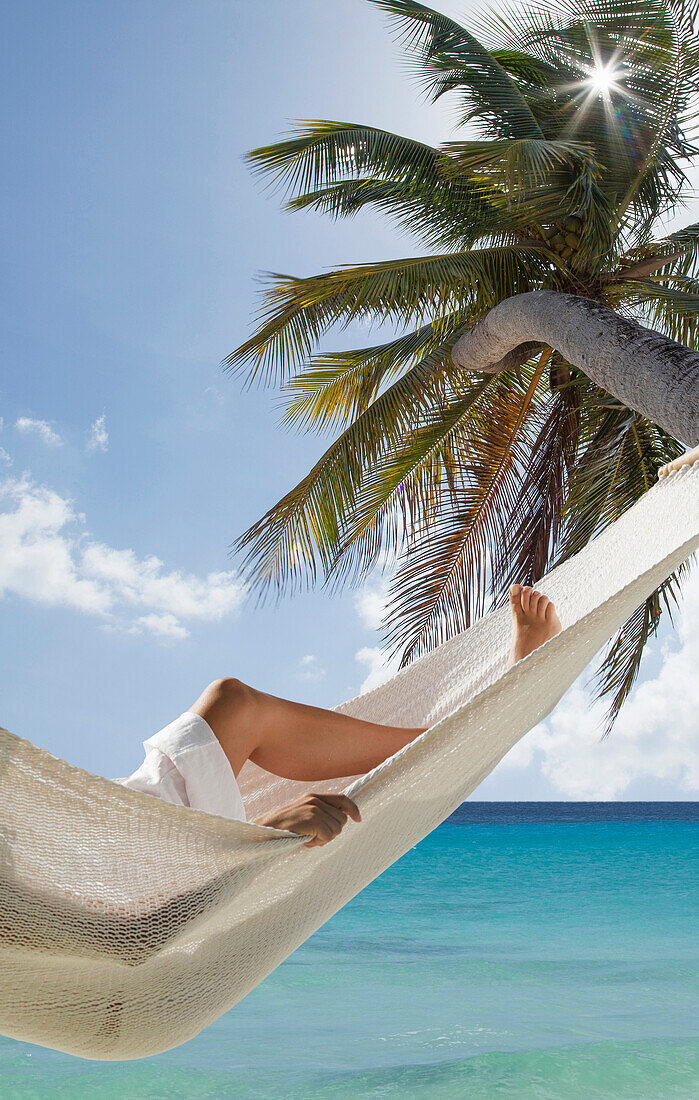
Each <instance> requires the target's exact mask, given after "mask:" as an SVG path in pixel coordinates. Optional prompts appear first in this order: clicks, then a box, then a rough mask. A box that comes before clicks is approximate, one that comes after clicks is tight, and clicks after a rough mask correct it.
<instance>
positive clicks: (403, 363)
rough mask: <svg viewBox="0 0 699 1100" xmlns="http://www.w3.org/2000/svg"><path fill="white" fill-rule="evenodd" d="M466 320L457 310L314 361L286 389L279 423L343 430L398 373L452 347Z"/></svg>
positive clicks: (464, 314)
mask: <svg viewBox="0 0 699 1100" xmlns="http://www.w3.org/2000/svg"><path fill="white" fill-rule="evenodd" d="M468 321H469V313H468V311H461V312H459V313H454V314H450V315H449V316H448V317H446V318H445V319H444V322H440V323H435V322H433V321H430V322H429V323H428V324H426V325H423V326H422V327H421V328H419V329H416V330H414V331H412V332H408V333H405V334H404V335H402V336H399V337H397V338H396V339H395V340H389V341H388V342H387V343H385V344H379V345H378V346H376V347H369V348H357V349H355V350H354V351H345V352H326V353H325V354H323V355H319V356H316V357H315V358H313V359H312V360H311V362H310V364H309V365H308V367H306V368H305V369H304V370H303V371H302V372H301V373H300V374H297V375H295V377H293V378H292V379H290V381H289V382H288V383H287V384H286V386H285V388H284V395H285V398H286V401H287V404H286V410H285V412H284V416H283V417H282V423H284V424H287V425H289V426H293V427H296V428H301V429H305V430H311V429H312V430H314V431H319V432H320V431H328V430H333V429H337V428H340V427H346V426H347V424H348V423H349V422H350V421H351V420H352V419H353V418H354V417H356V416H359V415H360V414H361V413H363V412H365V410H366V409H367V408H368V407H369V405H370V404H371V402H372V401H373V400H374V399H375V398H376V396H377V395H378V393H379V390H380V389H381V388H382V387H383V386H384V385H386V384H387V383H388V382H390V381H392V380H393V379H394V378H395V377H396V376H397V375H398V374H402V373H404V372H405V371H407V370H409V369H410V368H411V367H413V366H415V365H416V363H417V362H418V361H419V360H421V359H424V358H425V356H427V355H428V353H435V352H436V353H437V354H438V355H439V352H440V349H442V348H446V347H448V346H451V343H452V342H453V339H454V338H455V337H456V334H457V333H458V332H459V331H460V330H461V328H462V327H463V326H464V325H466V324H467V323H468Z"/></svg>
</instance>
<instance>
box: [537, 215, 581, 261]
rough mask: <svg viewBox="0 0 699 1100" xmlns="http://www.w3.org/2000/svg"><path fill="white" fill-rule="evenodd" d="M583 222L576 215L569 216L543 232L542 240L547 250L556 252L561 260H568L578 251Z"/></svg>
mask: <svg viewBox="0 0 699 1100" xmlns="http://www.w3.org/2000/svg"><path fill="white" fill-rule="evenodd" d="M582 228H583V221H582V218H580V217H579V216H578V215H577V214H571V215H570V216H569V217H567V218H565V220H564V221H562V222H556V224H555V225H552V226H549V227H547V228H545V229H544V230H543V233H542V236H543V240H545V241H546V243H547V244H548V246H549V248H552V249H553V251H554V252H557V253H558V255H559V256H560V257H561V259H562V260H568V259H570V257H571V256H572V255H573V254H574V253H575V252H577V251H578V249H579V247H580V237H581V234H582Z"/></svg>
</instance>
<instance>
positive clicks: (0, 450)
mask: <svg viewBox="0 0 699 1100" xmlns="http://www.w3.org/2000/svg"><path fill="white" fill-rule="evenodd" d="M0 462H4V463H5V465H6V466H11V465H12V456H11V455H9V454H8V453H7V451H6V450H5V448H4V447H0Z"/></svg>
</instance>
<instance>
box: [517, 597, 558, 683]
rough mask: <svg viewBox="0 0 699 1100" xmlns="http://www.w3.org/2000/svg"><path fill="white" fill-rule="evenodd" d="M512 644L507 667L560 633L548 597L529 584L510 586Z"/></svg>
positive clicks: (554, 610)
mask: <svg viewBox="0 0 699 1100" xmlns="http://www.w3.org/2000/svg"><path fill="white" fill-rule="evenodd" d="M510 609H511V611H512V646H511V648H510V657H509V660H508V662H507V667H508V668H511V667H512V665H514V664H516V663H517V661H521V660H522V658H523V657H527V656H528V655H529V654H530V653H533V652H534V650H535V649H538V648H539V646H540V645H543V644H544V642H547V641H548V640H549V638H553V637H554V636H555V635H556V634H559V633H560V630H561V622H560V619H559V618H558V615H557V614H556V608H555V607H554V606H553V604H552V603H551V600H550V599H549V598H548V596H543V595H542V594H541V592H537V590H536V589H535V588H530V587H529V585H525V586H524V587H523V586H522V585H521V584H513V585H512V587H511V589H510Z"/></svg>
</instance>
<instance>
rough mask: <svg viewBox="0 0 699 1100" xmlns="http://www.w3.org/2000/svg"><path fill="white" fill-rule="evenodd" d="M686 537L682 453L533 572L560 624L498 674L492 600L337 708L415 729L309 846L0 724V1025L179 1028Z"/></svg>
mask: <svg viewBox="0 0 699 1100" xmlns="http://www.w3.org/2000/svg"><path fill="white" fill-rule="evenodd" d="M697 547H699V467H695V468H690V467H686V468H684V469H683V470H682V471H680V472H679V473H677V474H673V475H672V476H670V477H669V478H667V479H665V480H664V481H662V482H661V483H659V484H658V485H657V486H655V487H654V488H653V489H652V490H651V491H650V492H649V493H647V494H646V496H645V497H644V498H643V500H641V501H640V502H639V503H638V504H636V505H635V507H634V508H632V509H631V510H629V511H628V512H627V513H626V514H625V515H624V516H622V517H621V519H619V520H618V521H617V523H615V524H614V525H613V526H612V527H610V528H609V529H608V530H607V531H606V532H604V533H603V534H602V535H600V536H599V537H598V538H597V539H596V540H595V541H594V542H592V543H591V544H590V545H589V546H588V547H586V548H585V549H584V550H583V551H582V552H581V553H580V554H578V555H577V556H576V557H575V558H574V559H572V560H571V561H569V562H567V563H566V564H564V565H563V566H561V567H560V568H558V569H556V570H554V572H553V573H551V574H550V575H549V576H548V577H546V578H543V579H542V581H541V582H540V585H541V587H542V588H543V590H544V591H545V592H547V593H548V594H549V595H550V596H552V597H553V599H554V600H555V602H556V605H557V607H558V609H559V613H560V616H561V620H562V622H563V624H564V628H563V630H562V632H561V633H560V634H559V635H558V636H557V637H556V638H553V639H552V640H551V641H549V642H547V644H546V645H545V646H543V647H541V648H540V649H538V650H536V651H535V652H534V653H532V654H531V655H530V656H529V657H527V658H526V659H525V660H524V661H520V662H519V663H518V664H517V665H515V666H514V668H511V669H509V670H508V671H506V672H503V667H504V662H505V655H506V652H507V647H508V636H509V615H508V611H507V609H504V610H501V611H498V612H496V613H495V614H493V615H491V616H488V617H487V618H485V619H483V620H482V621H481V622H479V623H477V624H476V625H475V626H474V627H473V628H472V629H471V630H469V631H466V632H465V633H464V634H462V635H460V636H459V637H457V638H454V639H452V640H451V641H449V642H447V643H446V644H445V645H443V646H441V647H439V649H437V650H435V651H434V652H433V653H430V654H428V655H427V656H425V657H423V658H421V659H420V660H419V661H416V662H415V663H414V664H413V665H412V666H411V667H410V668H408V669H405V670H404V671H402V672H400V673H399V674H398V675H397V676H396V677H394V678H393V680H391V681H390V682H389V683H387V684H385V685H383V686H382V687H380V688H377V689H376V690H374V691H372V692H369V693H368V694H367V695H365V696H362V697H360V698H358V699H355V700H352V701H351V702H349V703H346V704H345V705H344V706H343V707H342V708H341V709H342V710H344V711H345V712H347V713H350V714H355V715H357V716H360V717H365V718H370V719H373V720H375V721H380V722H381V721H383V722H390V723H395V724H397V725H405V726H417V725H425V726H429V727H430V728H429V729H428V731H427V732H426V733H425V734H423V735H422V736H421V737H420V738H418V739H417V740H416V741H414V742H413V743H411V744H410V745H408V746H406V748H404V749H402V750H401V751H400V752H399V753H397V754H396V755H395V756H394V757H391V758H390V760H388V761H385V762H384V763H383V764H381V765H380V766H379V767H378V768H376V769H375V770H374V771H372V772H370V773H369V774H368V775H366V776H363V777H361V778H360V779H359V780H357V781H356V782H355V783H354V784H353V785H352V786H351V787H350V788H349V793H350V794H351V795H352V796H353V797H354V798H355V799H356V801H357V803H358V804H359V807H360V809H361V812H362V822H361V824H356V823H353V822H350V823H349V824H348V825H347V827H346V828H345V829H344V830H343V832H342V834H341V835H340V836H339V837H338V838H336V839H335V840H334V841H333V842H332V843H331V844H328V845H326V846H324V847H319V848H306V847H305V842H304V839H303V838H302V837H299V836H296V835H295V834H291V833H284V832H281V831H278V830H275V829H268V828H263V827H261V826H258V825H251V824H246V823H244V822H239V821H230V820H226V819H225V818H223V817H216V816H214V815H211V814H205V813H201V812H199V811H195V810H189V809H186V808H184V807H181V806H173V805H170V804H168V803H167V802H164V801H162V800H161V799H156V798H152V797H149V796H146V795H144V794H142V793H139V792H137V791H133V790H128V789H126V788H122V787H120V786H118V785H117V784H115V783H112V782H110V781H109V780H105V779H100V778H98V777H97V776H93V775H90V774H89V773H88V772H85V771H82V770H81V769H79V768H75V767H72V766H70V765H69V764H67V763H65V762H64V761H62V760H59V759H57V758H55V757H53V756H51V755H50V754H49V753H47V752H45V751H43V750H41V749H38V748H36V747H35V746H34V745H32V744H30V743H29V742H27V741H22V740H20V739H19V738H17V737H14V736H13V735H11V734H9V733H7V732H6V731H4V732H2V733H0V1031H2V1032H3V1033H4V1034H6V1035H10V1036H13V1037H15V1038H18V1039H24V1040H28V1041H30V1042H34V1043H42V1044H44V1045H45V1046H50V1047H54V1048H56V1049H58V1050H64V1051H68V1052H70V1053H72V1054H77V1055H81V1056H83V1057H87V1058H105V1059H121V1058H138V1057H143V1056H146V1055H150V1054H156V1053H158V1052H160V1051H163V1050H167V1049H169V1048H171V1047H173V1046H176V1045H177V1044H179V1043H182V1042H184V1041H185V1040H187V1039H190V1038H191V1037H192V1036H194V1035H196V1034H197V1033H198V1032H199V1031H201V1029H202V1028H204V1027H206V1025H207V1024H209V1023H211V1022H212V1021H214V1020H215V1019H217V1018H218V1017H219V1016H220V1015H221V1014H222V1013H223V1012H225V1011H227V1010H228V1009H229V1008H231V1006H232V1005H234V1004H235V1003H236V1002H237V1001H239V1000H240V999H241V998H242V997H244V996H245V994H246V993H248V992H249V991H250V990H251V989H253V988H254V986H256V985H257V984H258V982H260V981H261V980H262V979H263V978H264V977H265V976H266V975H267V974H269V972H270V971H271V970H273V969H274V968H275V967H276V966H278V965H279V963H280V962H282V961H283V960H284V959H285V958H286V957H287V956H288V955H289V954H290V953H291V952H292V951H293V950H294V949H295V948H296V947H298V945H299V944H300V943H302V942H303V941H304V940H305V939H306V938H307V937H308V936H310V935H311V934H312V933H313V932H314V931H315V930H316V929H317V928H318V927H319V926H320V925H321V924H323V923H324V922H325V921H326V920H328V918H329V917H331V916H332V915H333V913H335V912H337V910H338V909H339V908H341V906H342V905H344V904H345V903H346V902H347V901H348V900H349V899H350V898H351V897H353V896H354V895H355V894H356V893H358V891H359V890H361V889H362V888H363V887H364V886H366V885H367V884H368V883H369V882H371V881H372V879H374V878H375V877H376V876H377V875H379V874H381V872H382V871H384V870H385V869H386V868H387V867H388V866H389V865H390V864H391V863H393V862H394V861H395V860H397V859H399V858H400V857H401V856H402V855H403V854H404V853H405V852H406V851H408V849H410V848H411V847H413V846H414V845H415V844H417V843H418V842H419V841H420V840H421V839H422V837H424V836H425V835H426V834H427V833H428V832H430V831H431V830H432V829H434V828H435V827H436V826H437V825H438V824H439V823H440V822H441V821H443V820H444V819H445V818H446V817H447V816H448V815H449V814H450V813H451V812H452V811H453V810H454V809H455V808H456V807H457V806H458V805H459V803H460V802H462V801H463V799H465V798H466V797H467V796H468V795H469V794H470V793H471V792H472V791H473V790H474V789H475V788H476V787H477V786H478V784H479V783H480V782H481V781H482V780H483V779H484V778H485V776H486V775H488V773H489V772H490V771H491V770H492V769H493V768H494V767H495V765H496V764H497V763H498V761H499V760H500V759H501V758H502V757H503V756H504V755H505V753H506V752H507V751H508V750H509V749H510V748H511V747H512V746H513V745H514V744H515V743H516V742H517V741H518V740H519V738H520V737H522V735H523V734H524V733H526V732H527V731H528V730H529V729H531V728H532V726H534V725H535V724H536V723H537V722H538V721H540V720H541V719H542V718H543V717H544V716H545V715H546V714H548V713H549V712H550V711H551V709H552V708H553V707H554V706H555V704H556V703H557V702H558V700H559V699H560V698H561V696H562V695H563V693H564V692H565V691H566V689H567V688H568V687H569V686H570V684H572V683H573V681H574V680H575V679H576V678H577V677H578V676H579V675H580V673H581V672H582V671H583V670H584V668H585V667H586V665H587V664H588V663H589V661H590V660H591V658H592V657H593V656H594V654H595V653H596V652H597V651H598V650H599V649H600V647H601V646H602V645H603V644H604V643H605V641H606V640H607V639H608V638H609V637H610V636H611V635H612V634H613V633H614V631H615V630H616V629H618V627H619V626H620V625H621V624H622V623H623V622H624V621H625V620H626V619H627V618H628V616H629V615H630V614H631V612H632V611H633V610H634V609H635V608H636V607H638V606H639V604H641V603H642V601H643V600H644V599H645V598H646V597H647V596H648V595H649V594H650V593H651V592H652V591H653V590H654V589H655V588H656V587H657V585H658V584H659V583H660V582H661V581H662V580H663V579H664V578H665V577H667V576H668V574H669V573H671V572H672V571H673V570H674V569H675V568H676V567H677V566H678V565H679V563H680V562H681V561H683V560H684V559H685V558H687V557H688V556H689V555H690V554H691V553H693V552H694V551H695V550H696V549H697ZM241 775H242V773H241ZM277 795H278V797H279V801H282V800H284V799H285V788H284V785H283V783H282V784H281V785H280V787H279V788H278V789H277ZM240 1011H244V1009H241V1010H240Z"/></svg>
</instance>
